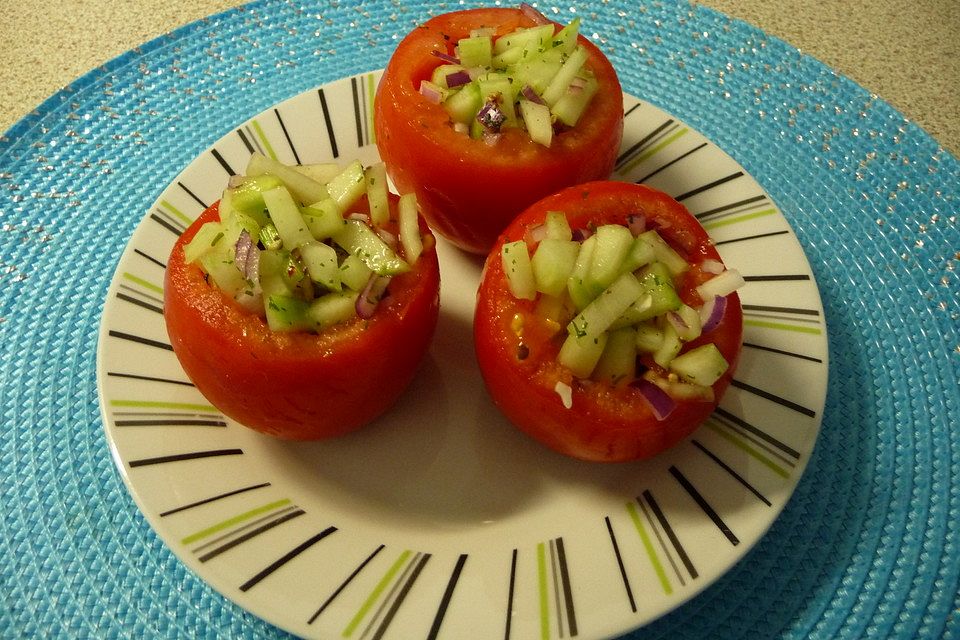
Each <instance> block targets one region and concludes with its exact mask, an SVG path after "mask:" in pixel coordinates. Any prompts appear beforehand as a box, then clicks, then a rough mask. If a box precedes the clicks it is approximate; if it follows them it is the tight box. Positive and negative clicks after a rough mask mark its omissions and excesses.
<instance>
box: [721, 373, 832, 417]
mask: <svg viewBox="0 0 960 640" xmlns="http://www.w3.org/2000/svg"><path fill="white" fill-rule="evenodd" d="M730 384H731V385H733V386H734V387H736V388H738V389H743V390H744V391H746V392H748V393H752V394H753V395H755V396H758V397H760V398H763V399H764V400H769V401H770V402H775V403H777V404H778V405H780V406H781V407H786V408H787V409H790V410H792V411H796V412H797V413H800V414H803V415H805V416H807V417H808V418H813V417H815V416H816V415H817V412H816V411H814V410H813V409H810V408H808V407H805V406H803V405H802V404H798V403H796V402H793V401H792V400H787V399H786V398H783V397H781V396H778V395H777V394H775V393H770V392H769V391H764V390H763V389H760V388H759V387H754V386H753V385H749V384H747V383H746V382H742V381H740V380H737V379H736V378H734V379H733V380H731V381H730Z"/></svg>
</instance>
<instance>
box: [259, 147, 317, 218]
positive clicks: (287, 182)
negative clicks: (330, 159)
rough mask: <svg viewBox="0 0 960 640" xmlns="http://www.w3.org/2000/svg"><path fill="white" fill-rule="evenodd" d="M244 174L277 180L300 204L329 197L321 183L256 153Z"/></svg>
mask: <svg viewBox="0 0 960 640" xmlns="http://www.w3.org/2000/svg"><path fill="white" fill-rule="evenodd" d="M246 173H247V175H248V176H262V175H270V176H274V177H276V178H279V179H280V180H281V181H282V182H283V184H284V186H286V188H287V189H288V190H289V191H290V195H292V196H293V197H294V198H296V200H297V201H298V202H299V203H300V204H310V203H311V202H317V201H319V200H323V199H324V198H327V197H329V193H328V192H327V188H326V187H325V186H324V184H323V183H321V182H318V181H316V180H314V179H313V178H310V177H308V176H306V175H304V174H303V173H301V172H299V171H297V170H296V169H294V168H293V167H290V166H287V165H285V164H283V163H282V162H278V161H277V160H274V159H273V158H268V157H267V156H265V155H263V154H262V153H259V152H256V151H255V152H254V153H253V155H251V156H250V161H249V162H248V163H247V171H246ZM271 191H272V189H271ZM268 208H269V205H268Z"/></svg>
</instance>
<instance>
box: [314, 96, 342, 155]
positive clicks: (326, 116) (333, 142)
mask: <svg viewBox="0 0 960 640" xmlns="http://www.w3.org/2000/svg"><path fill="white" fill-rule="evenodd" d="M317 93H318V94H319V95H320V109H321V110H322V111H323V122H324V124H325V125H326V127H327V137H328V138H329V139H330V151H331V152H332V153H333V157H334V158H339V157H340V151H339V150H338V149H337V136H336V135H334V133H333V120H331V119H330V109H329V108H328V107H327V95H326V94H325V93H324V92H323V89H317Z"/></svg>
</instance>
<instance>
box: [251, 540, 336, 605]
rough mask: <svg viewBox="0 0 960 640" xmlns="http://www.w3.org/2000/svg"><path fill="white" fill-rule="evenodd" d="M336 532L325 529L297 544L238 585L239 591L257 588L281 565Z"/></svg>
mask: <svg viewBox="0 0 960 640" xmlns="http://www.w3.org/2000/svg"><path fill="white" fill-rule="evenodd" d="M336 530H337V528H336V527H327V528H326V529H324V530H323V531H321V532H320V533H318V534H316V535H314V536H312V537H310V538H307V539H306V540H304V541H303V542H301V543H300V544H298V545H297V546H296V547H294V548H293V549H291V550H290V551H288V552H287V553H285V554H283V555H282V556H280V557H279V558H277V559H276V560H274V561H273V562H271V563H270V564H269V565H268V566H266V567H264V569H263V570H262V571H260V572H259V573H257V575H255V576H253V577H252V578H250V579H249V580H247V581H246V582H244V583H243V584H242V585H240V591H244V592H246V591H249V590H250V589H252V588H253V587H255V586H257V584H259V583H260V582H261V581H263V579H264V578H266V577H268V576H269V575H270V574H271V573H273V572H274V571H276V570H277V569H279V568H280V567H282V566H283V565H285V564H287V563H288V562H290V561H291V560H293V559H294V558H296V557H297V556H299V555H300V554H301V553H303V552H304V551H306V550H307V549H309V548H310V547H312V546H313V545H315V544H317V543H318V542H320V541H321V540H323V539H324V538H326V537H327V536H329V535H330V534H331V533H333V532H335V531H336Z"/></svg>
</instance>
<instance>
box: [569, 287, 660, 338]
mask: <svg viewBox="0 0 960 640" xmlns="http://www.w3.org/2000/svg"><path fill="white" fill-rule="evenodd" d="M643 293H644V288H643V286H642V285H641V284H640V282H639V281H638V280H637V279H636V277H634V275H633V274H632V273H625V274H623V275H621V276H620V277H619V278H617V279H616V280H614V281H613V284H611V285H610V286H609V287H607V288H606V289H604V290H603V292H602V293H601V294H600V295H598V296H597V297H596V298H594V299H593V301H591V302H590V304H588V305H587V306H586V308H585V309H584V310H583V311H581V312H580V313H578V314H577V315H576V316H575V317H574V319H573V320H571V321H570V324H569V325H567V331H569V332H570V333H571V334H574V335H578V336H597V335H599V334H601V333H603V332H605V331H606V330H607V329H608V328H609V327H610V325H611V324H613V322H614V321H615V320H616V319H617V318H619V317H620V315H621V314H623V312H624V311H626V310H627V309H628V308H629V307H630V305H632V304H633V303H634V302H636V300H637V299H638V298H639V297H640V296H641V295H643Z"/></svg>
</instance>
